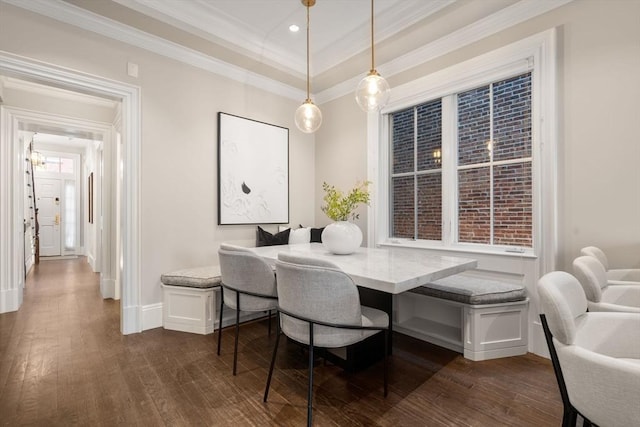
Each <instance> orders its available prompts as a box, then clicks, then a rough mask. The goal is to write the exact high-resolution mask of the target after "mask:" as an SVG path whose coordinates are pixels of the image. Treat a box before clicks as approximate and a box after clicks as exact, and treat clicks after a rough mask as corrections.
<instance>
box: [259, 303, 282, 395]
mask: <svg viewBox="0 0 640 427" xmlns="http://www.w3.org/2000/svg"><path fill="white" fill-rule="evenodd" d="M279 342H280V321H279V315H278V313H276V345H275V346H274V347H273V356H271V366H269V376H268V377H267V386H266V387H265V389H264V398H263V399H262V401H263V402H266V401H267V396H269V387H270V386H271V377H272V376H273V368H274V367H275V365H276V353H277V352H278V343H279Z"/></svg>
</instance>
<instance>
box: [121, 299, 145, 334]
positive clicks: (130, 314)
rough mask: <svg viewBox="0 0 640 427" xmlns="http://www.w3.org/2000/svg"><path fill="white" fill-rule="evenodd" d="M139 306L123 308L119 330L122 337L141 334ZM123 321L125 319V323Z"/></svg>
mask: <svg viewBox="0 0 640 427" xmlns="http://www.w3.org/2000/svg"><path fill="white" fill-rule="evenodd" d="M141 311H142V310H141V309H140V306H138V305H133V306H130V307H123V308H122V314H121V316H122V317H121V322H120V325H121V326H120V328H121V332H122V334H123V335H129V334H135V333H138V332H142V327H141V326H140V325H141V318H140V317H141V313H140V312H141ZM124 319H127V321H126V322H125V321H124Z"/></svg>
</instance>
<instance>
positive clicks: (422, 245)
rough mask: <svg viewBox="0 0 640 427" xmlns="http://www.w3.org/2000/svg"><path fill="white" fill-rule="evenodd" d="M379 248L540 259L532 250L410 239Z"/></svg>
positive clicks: (395, 241)
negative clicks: (509, 249) (455, 244)
mask: <svg viewBox="0 0 640 427" xmlns="http://www.w3.org/2000/svg"><path fill="white" fill-rule="evenodd" d="M377 246H382V247H398V248H411V249H429V250H434V251H440V252H455V253H469V254H482V255H489V256H501V257H513V258H530V259H537V258H538V257H537V256H536V254H535V253H534V252H533V250H532V249H527V250H524V251H523V252H511V251H507V250H505V249H503V248H496V249H488V248H477V247H471V246H457V247H452V246H443V245H438V244H434V243H430V242H425V241H418V240H408V239H389V240H385V241H383V242H378V243H377Z"/></svg>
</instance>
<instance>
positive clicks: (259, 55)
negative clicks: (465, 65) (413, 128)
mask: <svg viewBox="0 0 640 427" xmlns="http://www.w3.org/2000/svg"><path fill="white" fill-rule="evenodd" d="M114 1H115V2H116V3H119V4H121V5H123V6H126V7H128V8H130V9H132V10H135V11H138V12H140V13H143V14H146V15H149V16H153V17H154V18H155V19H158V20H159V21H162V22H164V23H167V24H169V25H172V26H175V27H177V28H180V29H182V30H184V31H187V32H190V33H193V32H194V31H193V28H195V29H197V30H199V31H198V35H199V36H203V37H205V38H207V39H208V40H210V41H214V42H217V43H219V40H213V38H216V37H217V38H219V39H220V40H223V41H224V42H226V43H227V44H229V46H227V47H231V48H234V47H235V48H236V49H237V48H238V47H240V48H241V49H244V50H245V51H246V52H248V53H249V54H250V55H252V58H253V59H257V60H259V61H268V62H269V64H270V65H273V66H276V67H278V65H279V66H280V67H279V68H285V69H288V71H287V70H285V71H287V72H289V73H290V72H291V70H293V71H295V72H297V73H299V75H301V76H304V75H306V61H305V59H304V55H301V54H300V53H301V52H299V51H294V50H292V49H291V48H290V47H284V46H281V45H278V44H276V43H273V42H269V41H268V40H265V37H264V35H263V34H261V33H260V32H259V31H256V29H255V28H253V27H252V26H251V25H248V24H247V23H246V22H243V21H242V20H240V19H238V18H236V17H235V16H232V15H230V14H228V13H225V11H224V10H222V9H220V8H218V7H216V5H215V3H214V2H199V1H191V2H183V3H181V4H180V7H179V8H176V7H175V5H174V4H173V3H172V2H170V1H152V2H150V1H148V0H114ZM292 1H295V0H292ZM456 1H457V0H431V1H424V0H420V1H410V2H409V1H399V2H397V3H396V4H394V5H393V7H389V8H386V9H385V10H384V11H382V13H380V14H379V16H377V17H376V42H377V43H380V42H381V41H383V40H385V39H387V38H389V37H391V36H393V35H394V34H397V33H398V32H400V31H401V30H403V29H404V28H406V27H408V26H410V25H413V24H415V23H416V22H418V21H420V20H421V19H424V18H426V17H427V16H429V15H431V14H433V13H436V12H437V11H439V10H440V9H442V8H444V7H446V6H448V5H450V4H452V3H455V2H456ZM295 3H297V6H300V4H299V2H297V1H296V2H295ZM366 6H367V7H366V9H365V10H363V11H362V12H363V14H362V17H363V23H362V25H361V26H359V27H357V28H355V29H354V30H353V31H350V32H349V33H347V35H346V36H342V37H340V39H339V43H336V42H328V43H325V46H324V47H322V48H321V49H320V50H319V51H317V52H314V53H313V55H312V56H313V68H314V69H313V70H311V73H312V74H311V76H312V77H313V76H315V75H319V74H322V73H323V72H325V71H327V70H329V69H331V68H333V67H335V66H336V64H337V63H339V62H342V61H343V60H345V59H347V58H351V57H352V56H354V55H357V54H358V53H361V52H363V51H365V50H366V49H368V48H369V47H370V39H369V37H364V38H363V37H362V34H368V31H369V25H370V22H369V18H368V13H369V9H368V8H369V5H368V2H367V3H366ZM299 9H300V10H299V11H300V12H301V11H302V10H304V9H303V8H302V7H299ZM283 18H284V17H283ZM212 36H213V37H212ZM336 58H340V59H336Z"/></svg>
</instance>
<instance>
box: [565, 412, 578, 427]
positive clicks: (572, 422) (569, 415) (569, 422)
mask: <svg viewBox="0 0 640 427" xmlns="http://www.w3.org/2000/svg"><path fill="white" fill-rule="evenodd" d="M577 422H578V414H577V412H576V411H575V409H573V408H565V410H564V414H563V416H562V427H575V426H576V423H577Z"/></svg>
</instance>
